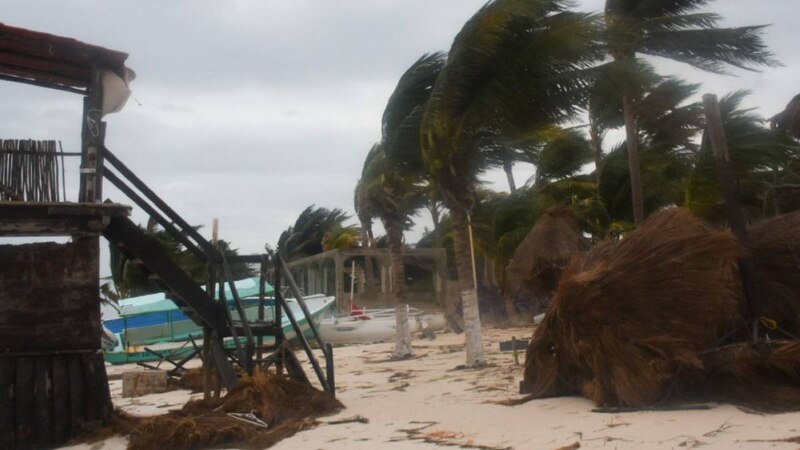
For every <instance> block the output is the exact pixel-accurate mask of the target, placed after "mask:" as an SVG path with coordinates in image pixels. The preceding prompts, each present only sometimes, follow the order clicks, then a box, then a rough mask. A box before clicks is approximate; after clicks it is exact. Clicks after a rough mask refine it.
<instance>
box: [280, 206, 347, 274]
mask: <svg viewBox="0 0 800 450" xmlns="http://www.w3.org/2000/svg"><path fill="white" fill-rule="evenodd" d="M348 219H350V216H349V215H348V214H347V213H345V212H344V211H342V210H341V209H339V208H334V209H332V210H329V209H327V208H318V207H316V206H315V205H310V206H308V207H307V208H306V209H304V210H303V212H301V213H300V215H299V216H298V217H297V220H296V221H295V223H294V225H292V226H290V227H289V228H287V229H286V230H284V231H283V232H282V233H281V235H280V237H279V238H278V251H279V252H280V253H281V255H282V256H283V257H284V258H285V259H286V261H291V260H293V259H299V258H304V257H306V256H311V255H316V254H317V253H322V252H323V251H324V250H325V249H324V246H323V241H324V240H325V239H326V235H327V237H328V239H332V240H333V241H336V240H337V239H340V240H341V241H348V242H352V241H353V239H351V237H352V236H357V235H358V227H354V226H352V225H345V222H346V221H347V220H348Z"/></svg>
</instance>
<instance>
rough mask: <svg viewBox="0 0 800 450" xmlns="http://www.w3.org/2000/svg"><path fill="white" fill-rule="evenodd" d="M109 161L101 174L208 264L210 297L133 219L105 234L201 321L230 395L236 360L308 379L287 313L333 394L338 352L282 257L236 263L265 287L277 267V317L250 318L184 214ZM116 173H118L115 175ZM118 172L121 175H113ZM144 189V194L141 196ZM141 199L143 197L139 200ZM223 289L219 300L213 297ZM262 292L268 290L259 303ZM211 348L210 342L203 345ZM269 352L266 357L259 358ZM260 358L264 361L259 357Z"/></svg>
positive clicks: (220, 259)
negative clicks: (228, 344) (288, 294)
mask: <svg viewBox="0 0 800 450" xmlns="http://www.w3.org/2000/svg"><path fill="white" fill-rule="evenodd" d="M103 153H104V160H105V162H106V163H107V164H110V167H104V168H103V176H104V178H105V179H107V180H109V181H110V182H111V183H112V184H114V185H115V186H116V187H117V188H118V189H119V190H120V191H122V192H123V193H124V194H125V195H126V196H128V197H129V198H130V199H131V200H133V202H134V203H136V204H137V205H138V206H139V207H141V208H142V209H143V210H144V211H145V212H147V213H148V214H149V215H150V217H151V218H153V219H154V220H155V221H156V222H157V223H158V224H159V225H161V227H163V228H164V230H165V231H166V232H167V233H169V234H170V235H171V236H172V237H173V238H175V239H176V240H177V241H178V242H180V243H181V244H182V245H184V246H185V247H186V248H187V249H188V250H189V251H191V252H192V253H194V254H195V255H197V256H198V257H199V258H200V259H201V260H202V261H205V262H206V264H207V265H208V269H209V270H208V273H209V283H208V285H209V287H210V291H209V292H207V291H206V290H204V289H202V288H201V287H200V285H198V283H197V282H196V281H195V280H193V279H192V277H191V276H189V274H187V273H186V272H185V271H184V270H183V269H181V268H180V266H178V264H177V262H175V261H174V260H173V259H172V256H171V255H170V254H169V253H168V252H166V251H165V250H164V249H163V248H162V247H161V246H160V244H159V243H158V242H157V241H156V240H154V239H152V238H150V237H148V236H147V235H146V234H145V232H144V230H142V229H141V228H140V227H139V226H137V225H136V224H135V223H133V222H132V221H131V220H130V219H128V218H127V217H114V218H112V219H111V221H110V223H109V225H108V226H107V227H106V228H105V231H104V233H103V234H104V236H105V238H106V239H108V241H109V242H111V243H112V244H113V245H115V246H117V248H118V249H119V250H120V251H121V252H122V253H123V254H124V255H125V256H126V257H127V258H129V260H131V261H133V262H135V263H136V264H137V265H139V266H140V268H142V269H144V270H145V272H146V273H147V275H148V278H149V279H150V280H152V281H153V282H154V283H155V284H157V285H158V286H159V287H160V288H162V289H163V290H164V292H165V293H166V295H167V297H168V298H169V299H171V300H172V301H173V302H174V303H175V304H176V305H177V306H178V307H180V308H181V309H182V310H183V311H184V312H185V313H186V315H187V317H189V318H190V319H192V320H193V321H194V322H195V323H197V324H198V325H200V326H203V327H204V329H205V330H207V333H206V335H205V336H204V338H205V339H207V340H208V344H210V345H209V346H210V349H211V356H212V357H213V359H214V363H215V365H216V368H217V371H218V372H219V375H220V379H221V381H222V383H223V384H224V385H225V387H226V388H227V389H231V388H233V387H234V386H235V385H236V383H237V382H238V377H237V375H236V372H235V371H234V369H233V366H232V364H231V360H234V361H235V362H237V363H238V364H239V365H240V366H241V367H242V369H244V371H246V372H247V373H251V372H252V370H253V367H254V364H255V363H259V362H260V363H262V364H263V365H269V364H271V363H274V364H275V365H276V368H278V370H283V369H286V371H287V373H288V374H289V375H290V376H292V377H294V378H297V379H299V380H302V381H306V382H307V381H308V378H307V377H306V375H305V373H304V372H303V369H302V366H300V364H299V362H298V361H297V358H296V356H295V355H294V353H293V352H292V350H291V349H290V348H289V346H288V344H287V343H286V341H285V337H284V336H283V327H282V326H281V317H282V314H286V316H287V318H288V319H289V321H290V323H291V324H292V326H293V328H294V331H295V334H296V335H297V336H298V339H299V341H300V343H301V344H302V346H303V348H304V350H305V351H306V354H307V356H308V358H309V361H310V362H311V364H312V366H313V368H314V371H315V372H316V374H317V376H318V378H319V381H320V384H321V385H322V387H323V388H324V389H325V390H326V391H327V392H329V393H331V394H333V393H334V384H333V354H332V350H331V347H330V346H329V345H327V346H326V345H325V343H324V342H322V340H321V339H320V338H319V334H318V333H317V330H316V327H315V326H314V324H313V321H312V320H311V319H310V314H309V311H308V309H307V308H306V306H305V302H304V301H303V298H302V295H300V293H299V290H298V289H297V287H296V284H295V283H294V280H293V279H292V277H291V274H290V273H289V271H288V268H286V266H285V264H284V263H283V262H282V261H281V259H280V257H279V256H277V255H270V257H269V258H268V257H267V255H243V256H242V255H239V256H236V257H235V258H236V261H235V262H246V263H259V264H261V280H262V287H263V286H264V278H265V276H266V264H267V262H268V260H271V262H273V263H274V264H275V280H274V281H275V286H274V288H275V290H276V294H275V314H274V315H273V317H274V319H273V320H272V321H266V320H251V319H249V318H248V317H247V316H246V314H245V311H244V307H243V303H242V301H241V298H239V294H238V292H237V290H236V286H235V284H234V280H233V275H232V273H231V271H230V266H229V264H228V258H232V257H226V256H225V255H224V254H223V253H222V252H220V251H219V250H218V249H217V247H216V246H214V245H213V244H211V243H210V242H209V241H207V240H206V239H205V238H203V236H202V235H200V233H198V232H197V230H196V229H195V228H193V227H192V226H190V225H189V224H188V223H187V222H186V221H185V220H184V219H183V218H182V217H181V216H180V215H178V214H177V213H176V212H175V211H174V210H173V209H172V208H170V207H169V206H168V205H167V204H166V203H165V202H164V201H163V200H162V199H161V198H160V197H158V195H156V194H155V192H153V191H152V190H151V189H150V188H149V187H148V186H147V185H146V184H145V183H144V182H143V181H142V180H141V179H139V178H138V177H137V176H136V175H135V174H134V173H133V172H132V171H131V170H130V169H128V167H127V166H125V165H124V164H123V163H122V162H121V161H120V160H119V159H118V158H117V157H116V156H114V154H113V153H111V152H110V151H109V150H108V149H104V150H103ZM112 169H113V170H112ZM115 171H116V172H117V173H118V174H117V173H115ZM137 190H138V192H137ZM140 193H141V194H140ZM281 274H283V275H284V276H285V277H286V280H287V282H288V284H289V286H290V287H291V288H292V291H293V293H294V295H295V297H296V298H297V300H298V303H299V304H300V306H301V308H302V310H303V313H304V315H305V316H306V317H308V320H309V323H310V324H311V329H312V330H313V334H314V336H315V338H316V340H317V342H318V344H319V346H320V348H321V349H322V350H323V354H324V355H325V359H326V361H327V374H326V373H324V372H323V371H322V369H321V367H320V365H319V363H318V362H317V359H316V357H315V356H314V353H313V352H312V350H311V346H310V344H309V343H308V341H307V339H306V338H305V336H304V335H303V332H302V330H301V329H300V326H299V323H298V318H295V317H294V314H293V313H292V311H291V309H290V308H288V305H287V303H286V300H285V299H284V298H283V296H282V295H281V293H280V282H281ZM225 284H227V286H228V287H229V289H230V294H231V296H232V300H233V304H234V306H235V307H236V311H237V313H238V315H239V318H238V319H234V318H233V317H232V314H231V310H230V308H229V304H228V301H227V299H226V298H225V297H226V293H225V289H224V287H225ZM215 287H218V288H219V299H215V298H214V295H213V292H214V289H215ZM263 297H264V292H263V289H262V292H261V299H262V300H263ZM228 337H231V338H233V339H232V341H233V342H234V344H235V347H236V349H235V351H234V352H233V353H232V352H231V351H230V350H226V348H225V346H224V340H225V338H228ZM264 337H273V338H274V342H273V344H272V345H265V344H263V338H264ZM205 345H206V343H204V346H205ZM264 353H267V356H266V357H263V358H262V357H261V355H263V354H264ZM256 354H258V358H255V355H256Z"/></svg>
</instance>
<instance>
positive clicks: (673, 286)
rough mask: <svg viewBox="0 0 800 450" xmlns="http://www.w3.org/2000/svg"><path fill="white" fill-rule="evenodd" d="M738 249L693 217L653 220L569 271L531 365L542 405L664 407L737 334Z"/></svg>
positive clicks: (530, 377)
mask: <svg viewBox="0 0 800 450" xmlns="http://www.w3.org/2000/svg"><path fill="white" fill-rule="evenodd" d="M739 252H740V250H739V246H738V244H737V242H736V240H735V239H734V238H733V236H732V235H731V234H730V233H728V232H726V231H715V230H712V229H710V228H708V227H706V226H705V225H704V224H703V223H701V222H700V221H699V220H697V219H696V218H694V217H693V216H692V215H691V214H690V213H689V212H688V211H686V210H682V209H672V210H667V211H663V212H660V213H658V214H656V215H654V216H652V217H651V218H650V219H649V220H648V221H646V222H645V223H644V224H643V225H642V226H641V227H640V228H639V229H637V230H636V231H634V232H632V233H630V234H629V235H627V236H626V237H625V238H624V239H623V240H621V241H619V242H617V243H614V242H604V243H601V244H600V245H599V246H597V247H596V248H595V249H593V250H592V251H591V252H589V254H588V255H587V256H586V257H585V258H583V259H582V260H580V261H576V262H574V263H573V264H571V265H570V267H568V268H567V270H566V271H565V272H564V275H563V276H562V278H561V282H560V283H559V286H558V289H557V291H556V295H555V297H554V298H553V301H552V303H551V305H550V307H549V308H548V310H547V314H546V317H545V320H544V322H543V323H542V325H541V326H540V327H539V329H537V330H536V333H535V335H534V339H533V341H532V342H531V346H530V348H529V349H528V352H527V355H526V367H525V381H526V383H527V384H528V385H529V386H530V387H531V389H532V392H533V394H534V395H535V396H552V395H559V394H570V393H576V392H582V393H583V394H584V395H585V396H586V397H588V398H590V399H591V400H593V401H594V402H595V403H597V404H598V405H609V406H643V405H648V404H652V403H654V402H656V401H658V400H660V399H661V398H662V397H663V396H664V394H665V391H666V390H667V388H668V387H669V385H670V384H671V383H672V381H673V380H674V379H675V378H676V376H681V377H686V378H691V377H697V376H699V375H700V374H701V372H702V367H703V366H702V361H701V360H700V358H699V352H700V351H702V350H703V349H705V348H707V347H709V346H712V345H713V344H714V342H715V341H716V339H718V337H719V336H722V335H723V334H725V333H726V332H728V331H730V330H732V329H734V327H735V325H736V324H735V323H734V322H735V321H734V320H733V318H736V317H738V314H737V313H738V310H739V304H740V302H739V296H740V294H739V290H737V289H736V288H735V287H734V285H735V284H734V283H733V281H734V279H735V277H734V269H735V266H734V262H735V261H736V258H737V257H738V256H739Z"/></svg>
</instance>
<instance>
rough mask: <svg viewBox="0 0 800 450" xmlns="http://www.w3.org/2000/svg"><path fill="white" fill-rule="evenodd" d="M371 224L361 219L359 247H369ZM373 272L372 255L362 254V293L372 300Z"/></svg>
mask: <svg viewBox="0 0 800 450" xmlns="http://www.w3.org/2000/svg"><path fill="white" fill-rule="evenodd" d="M371 229H372V226H371V225H370V223H369V221H364V220H362V221H361V248H365V249H366V248H369V242H370V239H369V235H370V234H371V233H370V230H371ZM374 276H375V273H374V270H373V267H372V257H371V256H364V283H365V286H364V295H365V296H366V298H368V299H370V300H373V299H374V298H375V279H374Z"/></svg>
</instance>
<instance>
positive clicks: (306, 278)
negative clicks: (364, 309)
mask: <svg viewBox="0 0 800 450" xmlns="http://www.w3.org/2000/svg"><path fill="white" fill-rule="evenodd" d="M364 258H372V261H373V262H374V263H377V264H375V265H376V266H377V269H378V271H379V273H380V289H379V290H378V292H377V293H376V294H375V297H374V298H366V297H365V296H364V295H363V292H364V291H365V289H364V288H363V286H362V287H358V285H355V286H354V288H355V289H353V290H354V291H356V292H358V293H356V292H354V296H353V297H354V301H356V302H358V303H359V304H365V303H366V304H370V306H376V305H375V303H379V304H382V306H388V305H390V304H391V303H392V298H391V295H392V290H391V283H392V282H393V280H391V279H390V273H391V271H390V270H389V267H390V266H391V257H390V255H389V249H388V248H366V249H364V248H353V249H349V250H338V249H336V250H329V251H327V252H323V253H320V254H317V255H313V256H309V257H306V258H302V259H298V260H294V261H291V262H289V263H287V266H288V268H289V271H290V273H291V275H292V277H293V278H294V279H295V280H297V282H298V286H299V287H300V288H301V289H302V290H303V292H304V293H305V294H325V295H333V296H335V297H336V304H337V305H336V306H337V308H338V309H340V310H343V309H347V305H348V302H347V298H349V297H348V292H350V289H351V288H350V285H349V281H348V280H349V277H350V276H354V275H355V274H353V273H352V269H351V268H352V263H353V262H355V264H356V268H357V269H358V270H357V271H360V272H361V273H363V270H365V267H364V266H365V264H364ZM403 260H404V261H405V262H406V264H410V263H413V261H414V260H417V261H419V260H428V261H429V264H427V266H429V267H430V271H431V276H432V278H433V296H434V298H435V299H436V300H437V301H441V300H442V299H443V298H444V295H445V292H446V287H445V282H446V280H447V278H448V272H447V253H446V251H445V249H443V248H421V249H405V250H404V251H403ZM360 278H361V281H362V283H359V284H363V280H364V279H365V277H360ZM346 291H347V292H346ZM406 294H407V296H408V294H409V292H407V293H406Z"/></svg>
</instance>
